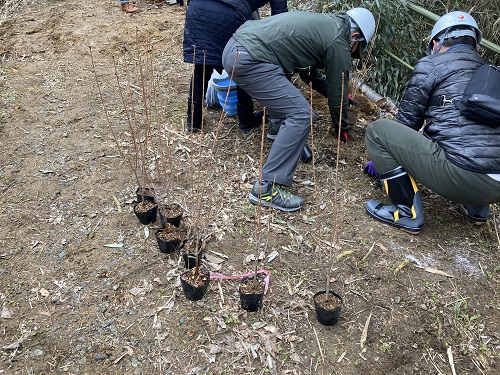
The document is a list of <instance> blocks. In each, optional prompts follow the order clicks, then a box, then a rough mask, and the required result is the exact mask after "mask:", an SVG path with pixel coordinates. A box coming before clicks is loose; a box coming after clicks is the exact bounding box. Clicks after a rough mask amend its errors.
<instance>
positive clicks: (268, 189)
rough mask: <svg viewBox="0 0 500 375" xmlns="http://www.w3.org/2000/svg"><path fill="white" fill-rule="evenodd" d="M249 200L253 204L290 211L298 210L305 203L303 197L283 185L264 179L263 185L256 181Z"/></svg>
mask: <svg viewBox="0 0 500 375" xmlns="http://www.w3.org/2000/svg"><path fill="white" fill-rule="evenodd" d="M259 193H260V194H259ZM259 197H260V198H259ZM248 200H249V201H250V203H252V204H256V205H257V204H260V205H262V206H264V207H272V208H275V209H277V210H281V211H288V212H290V211H297V210H299V209H300V208H301V207H302V206H303V205H304V199H303V198H301V197H299V196H297V195H293V194H292V193H290V192H288V191H286V190H284V189H283V188H282V187H281V185H278V184H273V183H272V182H267V181H262V185H261V184H259V181H256V182H255V184H254V185H253V188H252V191H251V192H250V194H249V195H248Z"/></svg>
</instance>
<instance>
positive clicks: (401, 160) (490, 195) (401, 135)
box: [365, 119, 500, 205]
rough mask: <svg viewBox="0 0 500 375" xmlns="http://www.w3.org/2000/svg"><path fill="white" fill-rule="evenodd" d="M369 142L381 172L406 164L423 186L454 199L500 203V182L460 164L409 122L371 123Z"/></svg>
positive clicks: (467, 202) (455, 200) (368, 129)
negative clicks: (450, 158) (409, 124)
mask: <svg viewBox="0 0 500 375" xmlns="http://www.w3.org/2000/svg"><path fill="white" fill-rule="evenodd" d="M365 141H366V147H367V149H368V155H369V156H370V158H371V159H372V161H373V164H374V165H375V168H377V171H378V172H379V173H387V172H389V171H391V170H393V169H395V168H397V167H398V166H402V167H403V168H404V169H405V170H406V171H407V172H408V173H409V174H410V175H412V176H413V177H414V178H415V179H416V180H417V181H419V182H420V183H421V184H422V185H424V186H426V187H428V188H429V189H431V190H432V191H434V192H435V193H437V194H439V195H441V196H442V197H444V198H446V199H448V200H450V201H453V202H456V203H461V204H473V205H481V204H489V203H496V202H500V181H496V180H494V179H493V178H491V177H489V176H488V175H486V174H482V173H474V172H470V171H467V170H465V169H462V168H460V167H458V166H456V165H455V164H453V163H452V162H451V161H449V160H448V158H447V157H446V153H445V152H444V150H443V149H442V148H441V146H439V144H438V143H437V142H433V141H432V140H430V139H428V138H427V137H425V136H423V135H422V134H420V133H419V132H417V131H415V130H413V129H411V128H409V127H407V126H405V125H402V124H399V123H398V122H396V121H393V120H389V119H380V120H377V121H375V122H373V123H371V124H370V125H368V127H367V129H366V133H365Z"/></svg>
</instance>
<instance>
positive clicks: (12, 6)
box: [0, 0, 40, 25]
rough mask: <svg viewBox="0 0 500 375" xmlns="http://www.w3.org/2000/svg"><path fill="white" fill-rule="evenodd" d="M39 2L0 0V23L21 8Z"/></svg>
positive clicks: (34, 0)
mask: <svg viewBox="0 0 500 375" xmlns="http://www.w3.org/2000/svg"><path fill="white" fill-rule="evenodd" d="M39 2H40V0H0V25H2V24H3V23H4V22H5V21H7V20H8V19H9V18H11V17H13V16H14V15H16V14H18V13H19V12H20V11H21V9H23V8H25V7H27V6H32V5H34V4H35V3H39Z"/></svg>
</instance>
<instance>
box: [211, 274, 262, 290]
mask: <svg viewBox="0 0 500 375" xmlns="http://www.w3.org/2000/svg"><path fill="white" fill-rule="evenodd" d="M259 273H264V274H265V275H266V277H265V278H264V294H267V290H268V289H269V278H270V277H271V272H269V271H268V270H258V271H257V274H259ZM254 274H255V272H248V273H244V274H241V275H229V276H227V275H223V274H221V273H216V272H212V271H210V279H221V280H238V279H243V278H244V277H250V276H253V275H254Z"/></svg>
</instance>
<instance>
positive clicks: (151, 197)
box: [135, 187, 156, 203]
mask: <svg viewBox="0 0 500 375" xmlns="http://www.w3.org/2000/svg"><path fill="white" fill-rule="evenodd" d="M135 195H136V201H137V203H139V202H142V201H143V199H142V198H143V197H144V200H145V201H148V202H153V203H156V196H155V189H153V188H148V187H145V188H141V187H138V188H137V190H136V191H135Z"/></svg>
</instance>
